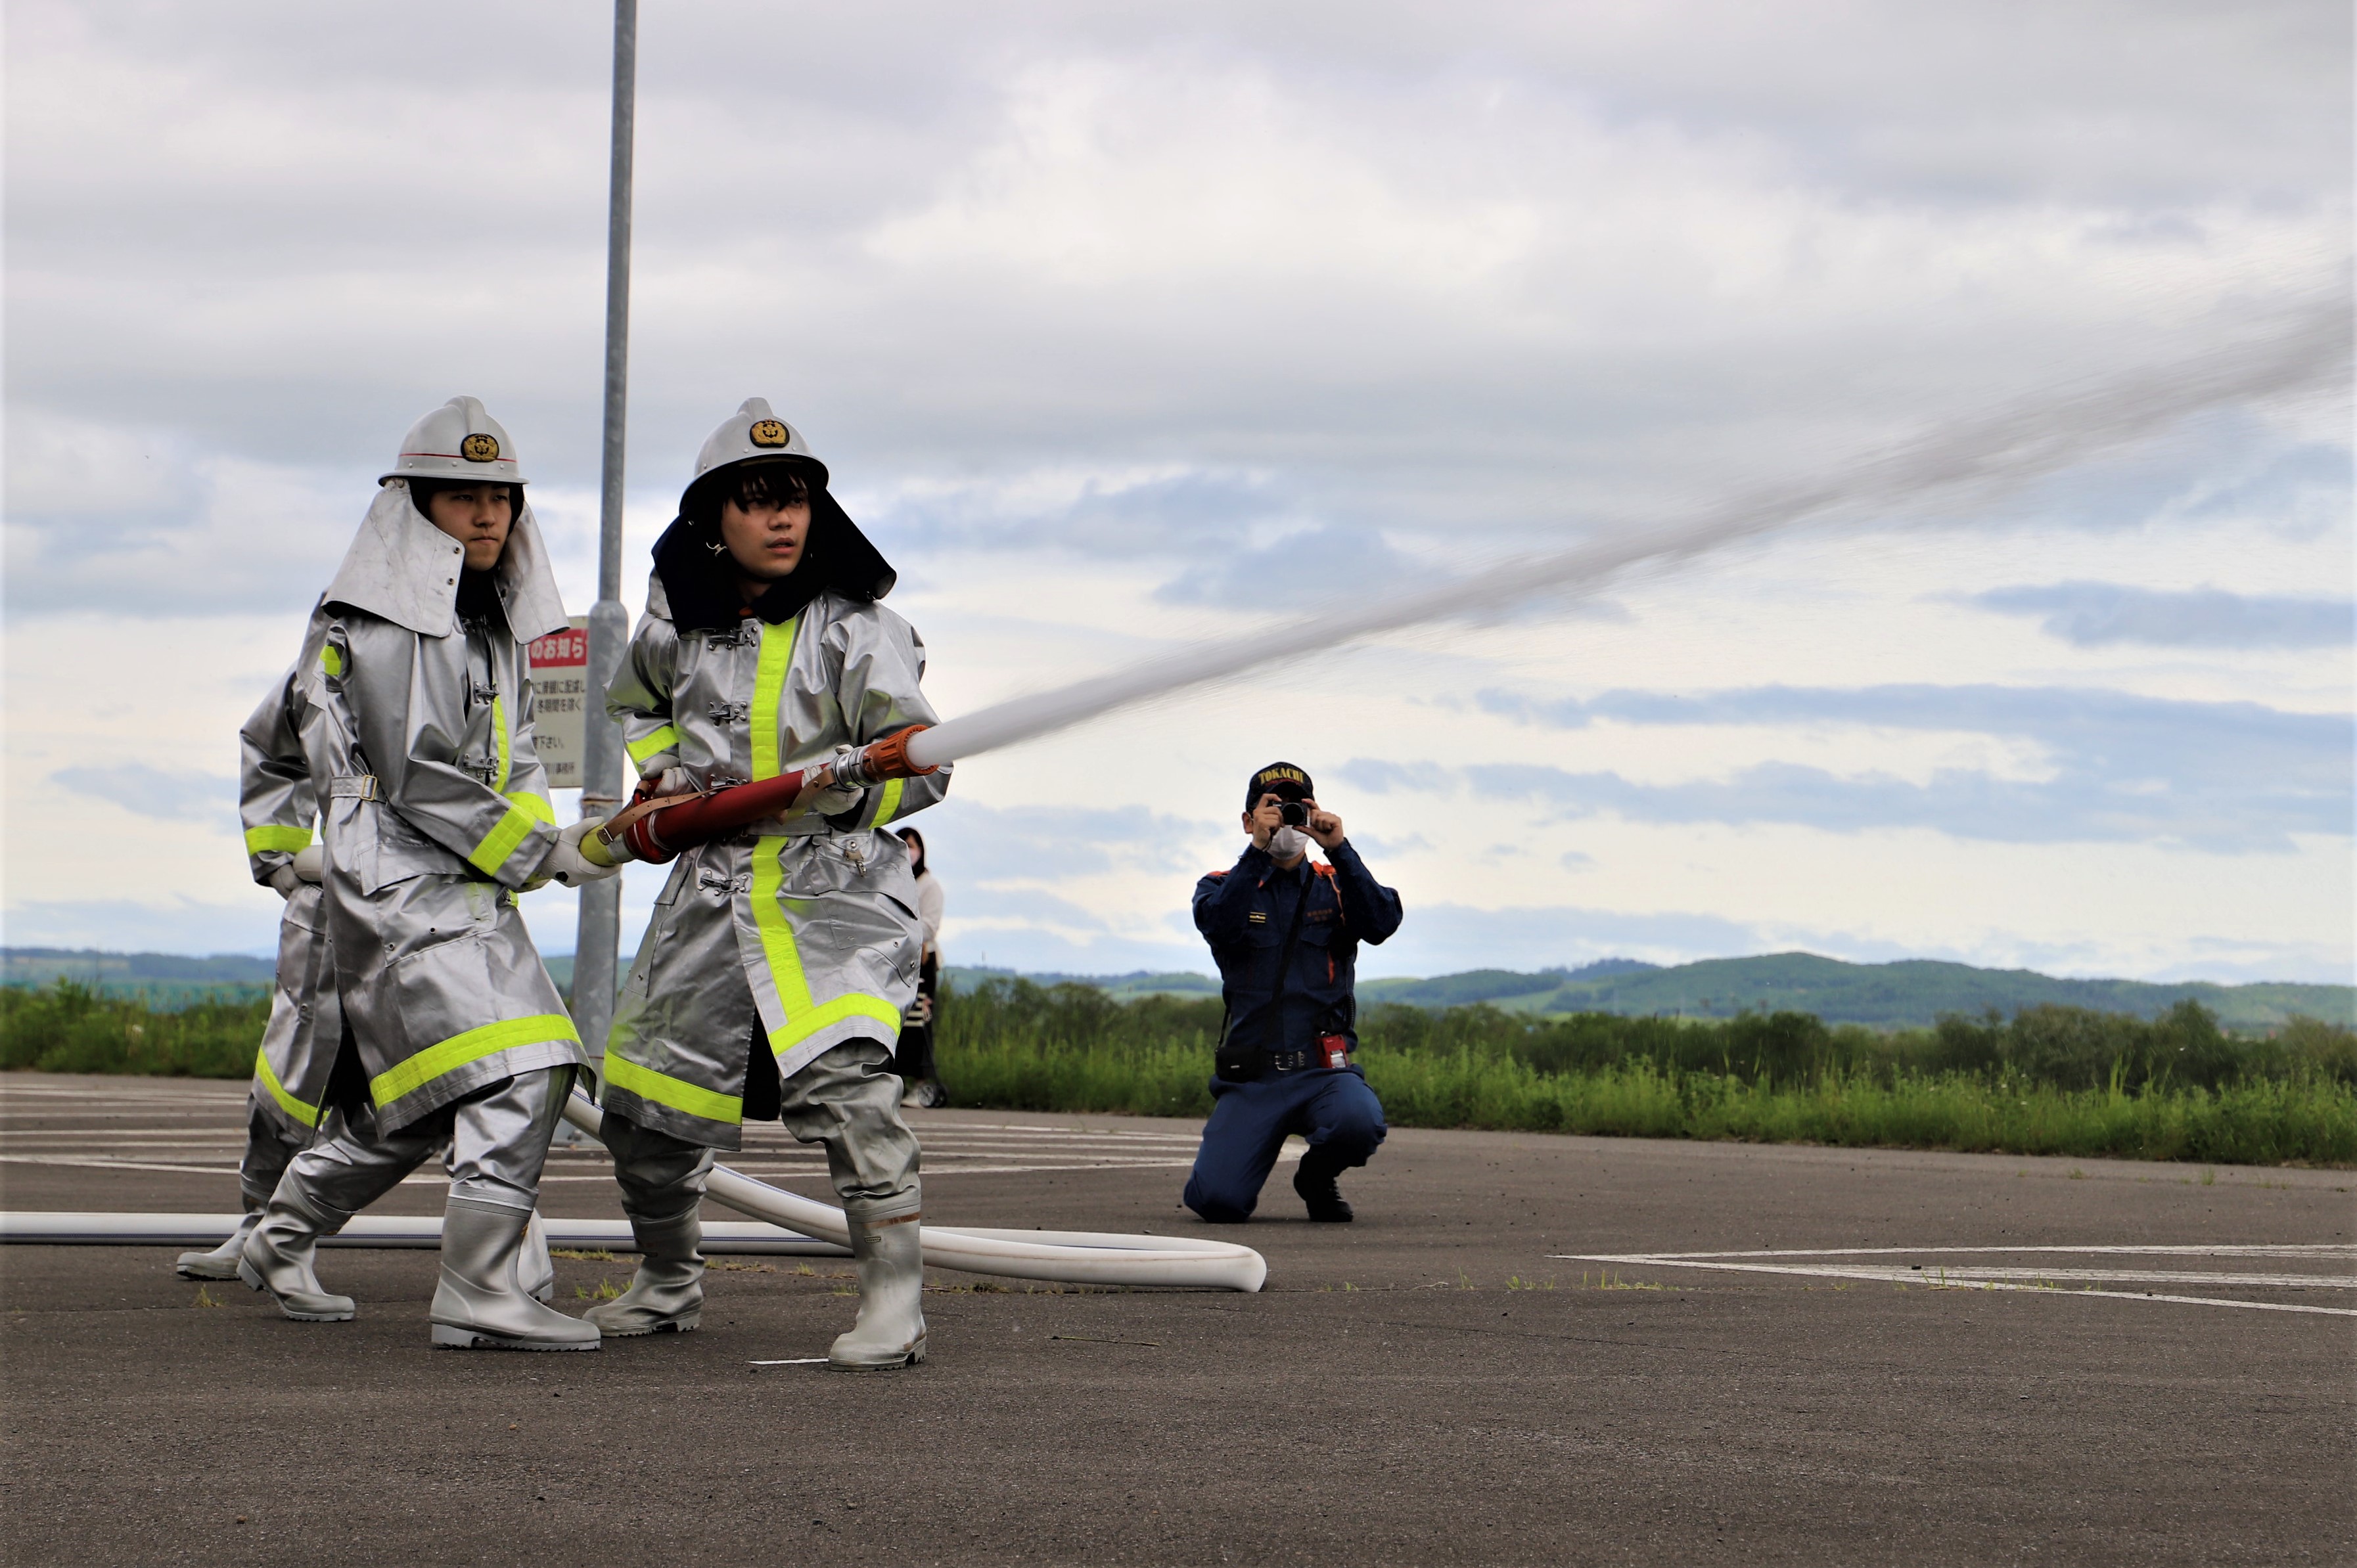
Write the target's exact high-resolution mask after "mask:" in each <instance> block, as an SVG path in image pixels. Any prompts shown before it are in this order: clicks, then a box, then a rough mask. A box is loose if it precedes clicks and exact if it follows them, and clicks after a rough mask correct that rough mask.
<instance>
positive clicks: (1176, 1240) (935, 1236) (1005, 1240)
mask: <svg viewBox="0 0 2357 1568" xmlns="http://www.w3.org/2000/svg"><path fill="white" fill-rule="evenodd" d="M602 1119H603V1118H602V1115H601V1113H600V1112H599V1111H598V1110H597V1107H596V1106H594V1105H592V1104H590V1103H589V1101H587V1100H585V1099H583V1098H582V1097H581V1096H579V1095H577V1094H576V1095H575V1096H574V1097H573V1098H572V1099H571V1100H570V1101H566V1103H565V1120H566V1121H567V1122H572V1123H573V1124H574V1125H575V1126H576V1127H578V1128H580V1129H581V1130H582V1131H583V1132H585V1133H589V1134H590V1135H592V1136H593V1137H594V1136H596V1135H597V1127H598V1123H599V1122H600V1121H601V1120H602ZM705 1196H706V1197H710V1198H712V1199H713V1200H714V1201H715V1202H717V1203H723V1204H726V1205H727V1206H728V1207H729V1208H733V1209H736V1210H737V1212H738V1213H740V1214H749V1215H751V1216H752V1217H753V1218H754V1219H766V1220H768V1221H770V1223H771V1224H772V1225H780V1226H783V1227H784V1228H785V1229H786V1230H793V1231H798V1232H800V1233H801V1234H802V1235H804V1236H809V1237H813V1238H816V1239H817V1240H823V1241H832V1242H834V1243H835V1244H836V1245H838V1246H845V1247H847V1246H848V1245H849V1244H850V1240H851V1231H850V1229H849V1227H848V1226H846V1225H845V1222H844V1218H843V1210H842V1209H840V1208H835V1207H834V1205H833V1204H831V1203H820V1202H818V1201H817V1200H815V1199H813V1198H808V1197H797V1196H795V1195H794V1194H792V1193H791V1192H781V1191H780V1190H779V1189H778V1188H776V1187H771V1186H770V1185H769V1184H768V1183H767V1182H759V1181H755V1180H754V1179H753V1178H752V1177H751V1176H746V1175H744V1174H743V1173H742V1172H739V1171H732V1170H730V1169H729V1168H728V1167H727V1166H726V1165H715V1166H714V1167H713V1168H712V1178H711V1181H710V1183H709V1185H708V1186H706V1187H705ZM707 1229H708V1227H707ZM923 1232H924V1247H925V1262H927V1263H928V1264H929V1265H931V1267H933V1268H936V1269H957V1270H960V1271H962V1272H963V1273H970V1274H996V1275H1000V1276H1002V1277H1005V1278H1008V1279H1017V1280H1053V1281H1055V1282H1057V1283H1061V1284H1081V1285H1193V1286H1197V1287H1199V1288H1203V1289H1210V1290H1239V1291H1256V1290H1258V1289H1260V1287H1261V1283H1262V1282H1263V1281H1264V1280H1265V1279H1267V1278H1268V1262H1267V1260H1266V1259H1265V1258H1263V1257H1262V1256H1261V1255H1260V1254H1259V1253H1258V1252H1255V1251H1253V1250H1252V1249H1251V1248H1250V1247H1239V1246H1237V1245H1236V1244H1235V1243H1233V1242H1232V1241H1199V1240H1195V1239H1194V1238H1193V1237H1189V1236H1118V1235H1100V1234H1098V1233H1097V1232H1095V1231H1092V1230H942V1229H941V1228H940V1227H938V1226H933V1225H927V1226H925V1227H923Z"/></svg>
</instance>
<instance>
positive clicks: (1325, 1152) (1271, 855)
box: [1185, 762, 1401, 1224]
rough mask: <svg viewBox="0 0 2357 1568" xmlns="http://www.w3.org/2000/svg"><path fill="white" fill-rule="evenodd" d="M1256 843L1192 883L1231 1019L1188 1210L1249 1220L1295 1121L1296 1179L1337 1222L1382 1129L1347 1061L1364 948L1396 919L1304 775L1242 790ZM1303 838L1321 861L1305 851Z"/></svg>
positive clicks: (1273, 769) (1388, 897) (1272, 775)
mask: <svg viewBox="0 0 2357 1568" xmlns="http://www.w3.org/2000/svg"><path fill="white" fill-rule="evenodd" d="M1243 831H1244V832H1245V833H1246V834H1248V835H1249V837H1250V841H1251V842H1249V843H1246V844H1245V845H1244V850H1243V854H1241V855H1239V856H1237V857H1236V863H1235V865H1232V866H1231V867H1229V868H1228V869H1227V870H1225V871H1214V872H1212V873H1211V874H1210V875H1207V876H1205V877H1204V878H1203V879H1202V880H1201V881H1200V882H1199V883H1197V884H1196V885H1195V929H1197V930H1200V931H1201V932H1202V933H1203V940H1205V941H1207V942H1209V943H1210V944H1211V957H1212V958H1213V960H1214V961H1217V962H1218V964H1219V966H1220V992H1221V996H1222V999H1223V1000H1224V1001H1225V1002H1226V1004H1227V1016H1226V1018H1225V1020H1224V1021H1223V1023H1222V1028H1221V1031H1220V1044H1219V1050H1218V1053H1217V1058H1216V1067H1215V1071H1216V1072H1217V1074H1218V1076H1217V1077H1215V1078H1213V1079H1212V1080H1211V1120H1210V1121H1209V1122H1206V1123H1205V1124H1204V1127H1203V1144H1202V1147H1201V1148H1200V1149H1199V1150H1198V1151H1197V1152H1196V1155H1195V1173H1194V1175H1193V1176H1190V1177H1189V1178H1188V1182H1187V1190H1186V1195H1185V1202H1186V1205H1187V1207H1188V1208H1191V1209H1193V1210H1194V1211H1195V1212H1196V1213H1198V1214H1200V1215H1201V1216H1202V1217H1203V1218H1204V1219H1208V1220H1211V1222H1213V1223H1214V1224H1238V1223H1241V1222H1243V1220H1246V1219H1251V1218H1252V1211H1253V1208H1254V1206H1255V1205H1257V1204H1258V1203H1259V1201H1260V1189H1261V1186H1262V1184H1263V1183H1265V1182H1266V1181H1267V1180H1268V1173H1269V1171H1270V1170H1271V1169H1272V1168H1274V1167H1275V1164H1276V1156H1277V1152H1278V1151H1279V1150H1280V1149H1282V1148H1283V1147H1284V1146H1285V1140H1286V1134H1288V1133H1299V1134H1300V1135H1301V1137H1302V1138H1303V1139H1305V1140H1306V1141H1307V1142H1308V1144H1309V1152H1308V1154H1305V1155H1302V1156H1301V1165H1300V1168H1299V1169H1297V1171H1296V1172H1295V1173H1294V1176H1293V1190H1294V1191H1295V1192H1296V1193H1297V1194H1299V1195H1300V1197H1301V1201H1302V1203H1303V1205H1304V1206H1305V1207H1307V1208H1308V1210H1309V1218H1310V1219H1315V1220H1322V1221H1326V1222H1329V1223H1346V1222H1348V1221H1349V1219H1351V1206H1350V1205H1349V1204H1348V1203H1345V1202H1344V1201H1343V1200H1342V1194H1341V1192H1340V1189H1339V1187H1337V1185H1336V1179H1335V1178H1336V1177H1338V1176H1340V1175H1341V1174H1342V1172H1344V1171H1346V1170H1350V1169H1351V1168H1353V1167H1355V1166H1358V1165H1365V1164H1366V1163H1367V1159H1368V1157H1369V1156H1370V1155H1372V1154H1373V1153H1374V1152H1375V1146H1376V1145H1377V1144H1381V1143H1382V1142H1383V1131H1384V1129H1383V1105H1382V1102H1381V1101H1377V1100H1376V1098H1375V1091H1374V1090H1372V1089H1370V1088H1368V1087H1367V1079H1366V1075H1365V1074H1364V1073H1362V1072H1361V1071H1360V1070H1359V1068H1358V1065H1357V1063H1355V1062H1354V1061H1352V1060H1351V1057H1352V1054H1353V1053H1354V1052H1356V1051H1357V1049H1358V1047H1359V1032H1358V1016H1359V1004H1358V997H1357V993H1356V989H1355V987H1356V982H1357V972H1358V960H1359V944H1360V943H1361V942H1380V941H1383V940H1386V939H1388V938H1389V937H1390V936H1391V934H1392V933H1393V932H1394V931H1396V930H1398V929H1399V926H1400V913H1401V911H1400V897H1399V895H1398V894H1396V893H1394V892H1393V891H1392V890H1391V889H1390V888H1388V887H1386V886H1383V884H1381V883H1379V882H1377V881H1376V880H1375V878H1374V874H1373V873H1372V872H1370V871H1369V870H1368V869H1367V864H1366V862H1364V861H1362V860H1361V859H1360V858H1359V852H1358V851H1357V850H1356V849H1354V848H1352V847H1351V842H1350V841H1349V840H1348V839H1346V838H1344V837H1343V836H1342V819H1341V818H1340V817H1338V816H1336V815H1335V814H1334V813H1333V812H1331V811H1327V810H1326V809H1325V808H1324V807H1322V806H1320V805H1319V804H1318V799H1317V795H1316V793H1315V786H1313V785H1312V784H1311V783H1310V781H1309V775H1308V774H1307V773H1305V772H1303V771H1302V770H1301V769H1300V768H1297V767H1295V766H1294V765H1293V764H1292V763H1290V762H1273V763H1271V764H1269V765H1268V766H1267V767H1266V768H1262V769H1261V770H1260V771H1259V772H1257V773H1255V774H1254V775H1253V777H1252V781H1251V782H1250V783H1249V784H1247V785H1246V786H1245V787H1244V811H1243ZM1312 844H1315V845H1317V846H1318V848H1319V849H1322V850H1324V851H1325V852H1326V862H1327V863H1326V864H1324V865H1319V864H1318V862H1316V861H1313V860H1311V859H1310V858H1309V848H1310V846H1311V845H1312Z"/></svg>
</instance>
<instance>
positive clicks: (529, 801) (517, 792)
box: [508, 789, 556, 828]
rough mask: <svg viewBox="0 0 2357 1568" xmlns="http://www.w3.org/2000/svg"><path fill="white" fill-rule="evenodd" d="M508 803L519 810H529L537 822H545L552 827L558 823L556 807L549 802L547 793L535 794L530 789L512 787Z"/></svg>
mask: <svg viewBox="0 0 2357 1568" xmlns="http://www.w3.org/2000/svg"><path fill="white" fill-rule="evenodd" d="M508 804H509V805H511V806H513V807H515V808H516V809H517V810H519V811H529V812H530V813H531V814H532V820H533V822H542V823H545V824H546V825H547V826H549V827H552V828H553V827H554V826H555V825H556V808H555V807H554V806H552V805H550V804H549V803H548V797H547V796H545V795H535V794H533V792H532V791H531V790H529V789H511V790H509V791H508Z"/></svg>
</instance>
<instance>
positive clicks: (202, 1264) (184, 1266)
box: [172, 1201, 268, 1280]
mask: <svg viewBox="0 0 2357 1568" xmlns="http://www.w3.org/2000/svg"><path fill="white" fill-rule="evenodd" d="M267 1207H268V1203H267V1202H266V1201H265V1202H264V1203H263V1204H260V1205H257V1206H255V1207H253V1208H248V1209H247V1210H246V1211H245V1218H244V1219H242V1220H240V1221H239V1222H238V1227H237V1229H236V1230H232V1231H231V1232H230V1235H229V1240H226V1241H224V1242H222V1243H221V1245H220V1246H218V1247H215V1248H214V1249H213V1250H212V1251H210V1252H183V1253H181V1254H180V1255H179V1257H178V1258H177V1259H175V1260H174V1261H173V1263H172V1270H173V1272H174V1273H177V1274H178V1275H179V1276H180V1277H181V1278H182V1279H184V1280H233V1279H235V1278H237V1262H238V1259H239V1258H240V1257H242V1256H243V1255H244V1252H245V1239H246V1238H247V1237H248V1236H251V1235H253V1228H254V1227H255V1226H256V1225H259V1224H261V1223H262V1211H263V1209H264V1208H267Z"/></svg>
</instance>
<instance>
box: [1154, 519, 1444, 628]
mask: <svg viewBox="0 0 2357 1568" xmlns="http://www.w3.org/2000/svg"><path fill="white" fill-rule="evenodd" d="M1428 570H1429V568H1428V567H1426V566H1424V565H1423V564H1420V563H1418V562H1415V561H1413V560H1411V559H1409V558H1408V557H1407V556H1405V555H1404V554H1402V553H1400V552H1398V551H1396V550H1394V549H1393V548H1392V547H1391V545H1390V544H1389V543H1388V542H1385V540H1384V539H1383V535H1382V534H1381V533H1378V532H1375V531H1373V530H1372V529H1363V528H1347V527H1343V526H1341V525H1340V524H1335V523H1323V524H1319V525H1318V526H1317V527H1314V528H1306V529H1303V530H1301V531H1300V532H1295V533H1288V534H1286V535H1285V536H1284V537H1283V538H1281V539H1276V540H1272V541H1271V542H1268V543H1266V544H1265V545H1261V546H1259V547H1257V548H1253V549H1243V550H1234V551H1230V552H1228V553H1224V554H1222V555H1221V556H1220V557H1219V558H1218V559H1216V560H1213V561H1209V562H1206V563H1204V564H1201V565H1198V566H1193V567H1189V569H1188V570H1186V571H1185V572H1182V573H1180V574H1179V575H1178V576H1177V577H1174V578H1172V579H1171V580H1170V581H1169V582H1168V583H1165V584H1163V585H1162V586H1161V587H1159V588H1157V589H1156V590H1155V593H1154V596H1155V597H1156V598H1157V599H1158V600H1160V601H1161V602H1162V603H1164V604H1168V605H1217V606H1221V607H1226V608H1232V609H1255V610H1258V609H1286V608H1297V607H1308V606H1309V605H1312V604H1316V603H1318V602H1320V601H1325V602H1331V601H1332V600H1334V599H1337V598H1339V597H1342V596H1348V595H1352V594H1365V593H1378V592H1384V591H1390V592H1396V591H1397V590H1398V589H1399V588H1400V587H1401V586H1402V585H1405V584H1406V583H1407V582H1408V580H1409V579H1410V578H1412V577H1413V576H1415V575H1416V574H1417V573H1418V572H1419V571H1428Z"/></svg>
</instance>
